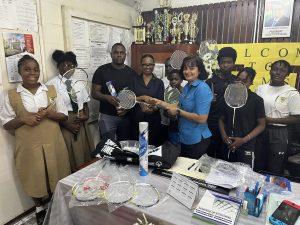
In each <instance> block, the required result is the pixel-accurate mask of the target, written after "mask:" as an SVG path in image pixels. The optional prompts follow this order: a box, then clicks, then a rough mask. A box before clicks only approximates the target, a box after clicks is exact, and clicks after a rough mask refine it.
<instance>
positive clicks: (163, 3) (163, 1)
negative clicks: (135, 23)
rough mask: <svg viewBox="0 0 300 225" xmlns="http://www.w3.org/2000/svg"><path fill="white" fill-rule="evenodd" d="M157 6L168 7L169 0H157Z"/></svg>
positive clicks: (169, 5)
mask: <svg viewBox="0 0 300 225" xmlns="http://www.w3.org/2000/svg"><path fill="white" fill-rule="evenodd" d="M159 7H161V8H164V7H166V8H170V7H171V0H159Z"/></svg>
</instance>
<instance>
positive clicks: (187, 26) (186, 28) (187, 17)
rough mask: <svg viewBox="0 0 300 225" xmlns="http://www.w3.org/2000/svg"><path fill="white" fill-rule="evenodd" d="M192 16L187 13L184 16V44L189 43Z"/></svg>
mask: <svg viewBox="0 0 300 225" xmlns="http://www.w3.org/2000/svg"><path fill="white" fill-rule="evenodd" d="M190 16H191V15H190V14H188V13H186V14H184V15H183V21H184V24H183V33H184V40H183V41H184V42H185V43H188V42H189V39H188V35H189V29H190V24H189V20H190Z"/></svg>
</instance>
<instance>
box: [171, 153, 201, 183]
mask: <svg viewBox="0 0 300 225" xmlns="http://www.w3.org/2000/svg"><path fill="white" fill-rule="evenodd" d="M167 171H170V172H175V173H178V174H181V175H185V176H188V177H192V178H196V179H199V180H205V178H206V175H205V174H204V173H202V172H200V171H199V167H198V160H196V159H189V158H184V157H178V158H177V160H176V162H175V163H174V165H173V166H172V168H170V169H168V170H167Z"/></svg>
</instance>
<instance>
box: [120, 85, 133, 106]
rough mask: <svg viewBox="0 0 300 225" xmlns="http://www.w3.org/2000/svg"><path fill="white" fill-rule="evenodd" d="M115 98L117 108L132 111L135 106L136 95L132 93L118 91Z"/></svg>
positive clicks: (125, 90)
mask: <svg viewBox="0 0 300 225" xmlns="http://www.w3.org/2000/svg"><path fill="white" fill-rule="evenodd" d="M117 98H118V100H119V106H120V107H122V108H124V109H132V108H133V107H134V106H135V104H136V95H135V94H134V92H133V91H130V90H127V89H124V90H122V91H120V92H119V94H118V96H117Z"/></svg>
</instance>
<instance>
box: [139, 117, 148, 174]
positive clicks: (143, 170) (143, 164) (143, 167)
mask: <svg viewBox="0 0 300 225" xmlns="http://www.w3.org/2000/svg"><path fill="white" fill-rule="evenodd" d="M139 131H140V135H139V143H140V148H139V161H140V166H139V172H140V176H147V175H148V123H147V122H140V123H139Z"/></svg>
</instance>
